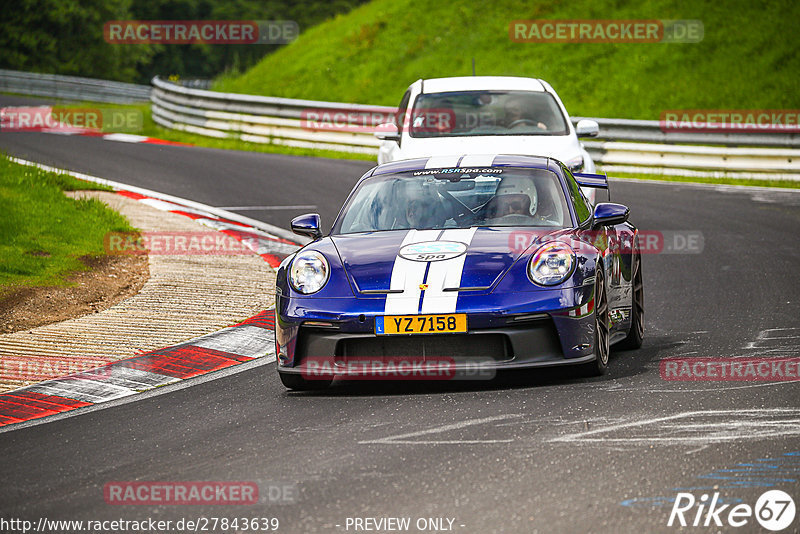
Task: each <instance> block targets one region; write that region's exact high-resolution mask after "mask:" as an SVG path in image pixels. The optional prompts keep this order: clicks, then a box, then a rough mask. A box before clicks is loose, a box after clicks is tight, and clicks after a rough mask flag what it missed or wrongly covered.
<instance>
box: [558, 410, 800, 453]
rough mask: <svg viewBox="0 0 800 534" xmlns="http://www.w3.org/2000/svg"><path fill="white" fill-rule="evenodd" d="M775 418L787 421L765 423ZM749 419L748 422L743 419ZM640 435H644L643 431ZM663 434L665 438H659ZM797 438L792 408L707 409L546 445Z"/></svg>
mask: <svg viewBox="0 0 800 534" xmlns="http://www.w3.org/2000/svg"><path fill="white" fill-rule="evenodd" d="M778 415H788V416H790V419H783V420H769V419H768V418H769V417H773V416H778ZM724 416H733V417H734V418H739V420H736V419H733V420H731V419H727V420H721V421H719V422H718V423H716V424H713V423H709V424H705V425H704V424H700V423H689V422H687V423H667V424H664V423H666V422H672V421H678V420H680V419H683V418H687V417H724ZM747 417H750V419H749V420H748V419H745V418H747ZM656 423H659V425H658V426H657V427H656V428H655V429H654V430H651V431H650V432H652V433H653V435H650V436H644V437H639V436H630V437H619V438H616V437H602V436H600V435H601V434H608V433H612V432H616V431H619V430H625V429H633V428H642V427H646V426H647V425H652V424H656ZM698 427H702V428H711V429H715V430H713V431H709V432H698V431H697V430H696V429H697V428H698ZM693 430H694V431H695V433H696V434H697V435H696V436H676V435H669V434H674V433H675V432H676V431H687V432H691V431H693ZM642 431H643V432H648V430H647V429H643V430H642ZM659 433H662V434H663V433H666V434H667V435H659ZM795 435H800V410H798V409H794V408H767V409H762V410H707V411H694V412H683V413H679V414H676V415H670V416H666V417H656V418H652V419H645V420H642V421H632V422H628V423H620V424H612V425H608V426H606V427H603V428H598V429H595V430H589V431H587V432H578V433H576V434H569V435H566V436H559V437H557V438H553V439H551V440H550V442H567V443H569V442H579V443H580V442H596V443H661V444H667V445H670V444H673V445H679V444H698V445H707V444H709V443H720V442H731V441H737V440H745V439H766V438H774V437H782V436H795Z"/></svg>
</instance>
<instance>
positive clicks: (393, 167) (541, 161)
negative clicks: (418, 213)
mask: <svg viewBox="0 0 800 534" xmlns="http://www.w3.org/2000/svg"><path fill="white" fill-rule="evenodd" d="M450 167H532V168H538V169H551V170H555V169H557V168H558V164H557V163H556V162H555V160H553V159H552V158H547V157H544V156H526V155H517V154H480V155H474V154H471V155H465V154H460V155H459V154H456V155H452V156H431V157H426V158H416V159H405V160H400V161H393V162H391V163H384V164H382V165H378V166H377V167H375V168H374V169H373V171H372V173H368V174H367V175H368V176H378V175H381V174H389V173H396V172H406V171H416V170H422V169H442V168H450Z"/></svg>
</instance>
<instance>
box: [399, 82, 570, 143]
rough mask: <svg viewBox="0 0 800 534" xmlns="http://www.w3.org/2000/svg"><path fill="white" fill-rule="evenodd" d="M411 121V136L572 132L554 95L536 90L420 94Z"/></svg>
mask: <svg viewBox="0 0 800 534" xmlns="http://www.w3.org/2000/svg"><path fill="white" fill-rule="evenodd" d="M410 119H411V120H410V121H409V122H410V125H409V134H410V135H411V137H462V136H472V135H567V133H569V129H568V127H567V121H566V120H565V118H564V115H563V114H562V113H561V109H560V108H559V106H558V104H557V103H556V100H555V99H554V98H553V96H552V95H551V94H550V93H545V92H536V91H460V92H451V93H431V94H421V95H419V96H418V97H417V99H416V101H415V102H414V110H413V112H412V114H411V117H410Z"/></svg>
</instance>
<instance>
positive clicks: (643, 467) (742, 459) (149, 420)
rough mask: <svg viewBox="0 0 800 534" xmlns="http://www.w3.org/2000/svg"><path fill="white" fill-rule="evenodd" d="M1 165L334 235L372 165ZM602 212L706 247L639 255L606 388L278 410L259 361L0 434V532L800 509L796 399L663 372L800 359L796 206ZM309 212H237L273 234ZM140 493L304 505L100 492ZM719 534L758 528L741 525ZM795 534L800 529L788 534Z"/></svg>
mask: <svg viewBox="0 0 800 534" xmlns="http://www.w3.org/2000/svg"><path fill="white" fill-rule="evenodd" d="M0 150H4V151H6V152H8V153H9V154H12V155H15V156H19V157H24V158H26V159H30V160H33V161H39V162H42V163H46V164H50V165H55V166H59V167H64V168H68V169H71V170H76V171H80V172H86V173H89V174H94V175H96V176H102V177H105V178H109V179H112V180H116V181H120V182H123V183H128V184H131V185H136V186H140V187H146V188H150V189H154V190H157V191H161V192H164V193H169V194H173V195H178V196H182V197H185V198H189V199H191V200H195V201H200V202H204V203H207V204H211V205H213V206H272V207H274V206H295V205H317V208H316V210H315V211H319V212H320V213H321V214H322V216H323V220H324V221H326V222H327V223H330V222H331V220H332V218H333V217H334V216H335V213H336V212H337V210H338V207H339V205H340V204H341V202H342V201H343V199H344V198H345V197H346V195H347V193H348V191H349V188H350V186H351V184H352V183H353V182H354V181H355V180H356V179H357V178H358V177H359V176H360V174H361V173H362V172H363V171H365V170H367V169H368V168H369V167H370V164H369V163H368V162H358V161H344V160H336V161H334V160H324V159H313V158H298V157H289V156H277V155H267V154H255V153H244V152H226V151H218V150H211V149H202V148H193V147H174V146H153V145H135V144H126V143H117V142H111V141H103V140H99V139H94V138H87V137H67V136H57V135H48V134H19V133H17V134H15V133H2V134H0ZM613 196H614V198H613V200H615V201H617V202H622V203H625V204H627V205H628V206H630V207H631V213H632V214H631V220H632V221H633V222H634V223H635V224H637V225H638V226H639V227H640V229H643V230H660V231H662V232H663V231H673V230H674V231H679V232H700V233H701V234H702V236H703V249H702V252H699V253H687V254H649V255H646V256H645V257H644V260H643V261H644V263H643V265H644V278H645V291H646V294H645V298H646V309H647V326H646V336H645V343H644V347H643V348H642V349H641V350H638V351H633V352H621V351H618V352H613V351H612V360H611V364H610V366H611V368H610V373H609V374H608V375H607V376H605V377H601V378H596V379H576V378H572V377H571V376H570V372H569V370H568V369H566V370H547V371H539V372H536V373H525V374H520V375H515V376H503V377H501V378H500V379H499V380H496V381H493V382H488V383H487V382H473V383H461V384H446V385H431V384H429V383H414V384H387V383H381V384H377V385H366V384H359V383H350V384H339V385H335V386H334V387H333V388H331V389H330V390H328V391H326V392H324V393H287V392H286V391H285V389H284V388H283V387H282V386H281V384H280V382H279V381H278V379H277V377H276V376H275V370H274V367H273V366H274V364H262V365H258V366H253V367H250V368H248V369H247V370H245V371H243V372H241V373H237V374H232V375H229V376H225V377H223V378H220V379H217V380H210V381H203V382H201V383H198V384H197V385H194V386H191V387H187V388H184V389H177V388H176V389H174V390H169V391H167V392H165V393H164V394H161V395H157V396H145V397H143V398H141V399H140V400H136V401H133V402H129V403H125V404H121V405H117V406H113V407H110V408H106V409H102V410H98V411H94V412H91V413H87V414H84V415H80V416H76V417H70V418H65V419H61V420H57V421H52V422H49V423H46V424H41V425H37V426H32V427H28V428H22V429H18V430H13V431H10V432H5V433H0V472H2V483H0V516H2V517H4V518H25V519H30V520H33V521H37V520H38V519H39V518H40V517H46V518H48V519H84V520H89V519H91V520H104V519H119V518H122V519H128V520H132V519H136V520H141V519H146V518H148V517H152V518H157V519H165V520H166V519H172V520H176V519H180V518H197V517H200V516H206V517H228V518H231V519H232V518H234V517H277V518H279V520H280V529H279V532H281V531H282V532H354V531H355V530H354V529H353V527H352V526H351V527H350V528H349V530H347V529H346V525H347V518H355V517H360V518H364V517H376V518H380V517H410V518H412V528H411V530H410V531H411V532H415V531H417V530H416V529H415V528H413V527H414V522H415V521H416V520H417V518H420V517H425V518H429V517H433V518H438V517H443V518H452V519H454V522H453V526H452V530H453V531H455V532H464V533H489V532H528V533H530V532H674V531H677V530H678V528H676V527H674V526H673V527H667V519H668V516H669V512H670V509H671V504H670V503H669V502H668V500H669V499H672V498H674V497H675V496H676V494H677V492H678V491H679V488H683V490H682V491H689V492H691V493H693V494H694V495H695V496H696V497H697V498H698V499H699V498H700V495H701V494H703V493H709V492H710V493H713V492H715V491H718V492H720V494H721V496H722V498H723V499H725V500H726V501H727V502H736V501H738V500H741V502H743V503H746V504H749V505H751V506H752V505H754V504H755V502H756V500H757V498H758V496H759V495H761V494H762V493H763V492H764V491H766V490H767V489H782V490H783V491H786V492H787V493H789V494H790V495H791V496H793V497H794V500H795V502H797V503H798V504H800V482H798V480H800V456H792V455H790V454H791V453H794V452H798V451H800V387H799V385H798V383H797V382H794V383H791V382H783V383H774V382H770V383H764V382H754V381H739V382H704V381H701V382H675V381H666V380H664V379H662V378H661V375H660V373H659V361H660V360H662V359H663V358H667V357H676V356H691V357H714V358H732V357H741V356H751V357H769V358H774V357H779V356H794V357H797V356H800V349H798V340H800V327H799V326H798V320H797V317H798V316H800V274H798V269H797V266H798V264H800V249H798V244H799V242H798V237H797V236H798V235H800V193H796V192H780V191H769V190H754V189H753V190H746V189H737V190H734V189H731V188H710V187H696V186H691V185H679V184H661V183H641V182H627V181H625V182H614V183H613ZM305 211H310V210H306V209H299V210H298V209H291V208H290V209H274V208H272V209H264V210H262V211H257V210H252V211H251V210H247V211H241V213H243V214H246V215H248V216H250V217H253V218H257V219H260V220H263V221H266V222H269V223H272V224H276V225H279V226H283V227H286V226H287V225H288V220H289V218H290V217H292V216H294V215H296V214H298V213H302V212H305ZM767 459H770V460H767ZM134 480H136V481H211V480H239V481H256V482H258V483H259V484H261V487H262V488H266V487H268V486H269V485H270V484H279V483H280V484H292V485H295V487H296V489H297V491H298V496H297V498H296V499H295V501H294V502H293V503H281V504H277V503H272V502H269V500H268V499H267V501H266V502H262V503H260V504H257V505H249V506H231V507H226V506H199V505H198V506H163V505H162V506H111V505H108V504H106V503H105V501H104V499H103V487H104V485H105V484H106V483H107V482H111V481H134ZM262 491H263V489H262ZM694 511H695V510H694V509H693V510H692V513H691V515H690V514H687V519H688V520H689V521H691V520H692V519H693V516H694ZM722 517H723V520H724V518H725V516H724V515H723V516H722ZM445 524H447V522H445ZM337 525H339V526H338V527H337ZM239 530H240V531H242V529H239ZM716 530H721V531H723V532H728V531H732V530H736V531H737V532H757V531H763V530H761V529H760V527H759V526H758V524H757V523H756V522H755V520H754V519H753V518H750V520H749V522H748V524H747V525H746V526H745V527H742V528H739V529H732V528H730V527H728V526H725V527H722V528H718V529H716ZM222 531H223V530H222V529H220V528H218V529H217V530H215V532H222ZM234 531H235V530H234V529H229V530H228V532H234ZM699 531H708V529H703V530H699ZM797 531H800V519H798V518H796V519H795V521H794V523H793V525H792V526H791V527H790V528H788V529H787V530H785V532H797Z"/></svg>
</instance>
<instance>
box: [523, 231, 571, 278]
mask: <svg viewBox="0 0 800 534" xmlns="http://www.w3.org/2000/svg"><path fill="white" fill-rule="evenodd" d="M574 269H575V251H574V250H572V247H570V246H569V245H567V244H566V243H562V242H560V241H551V242H550V243H546V244H544V245H542V246H541V247H539V248H538V249H537V250H536V252H534V253H533V255H532V256H531V259H530V261H529V262H528V276H529V277H530V279H531V280H532V281H533V282H535V283H537V284H539V285H542V286H554V285H556V284H560V283H561V282H563V281H564V280H566V279H567V278H568V277H569V276H570V275H571V274H572V271H573V270H574Z"/></svg>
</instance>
